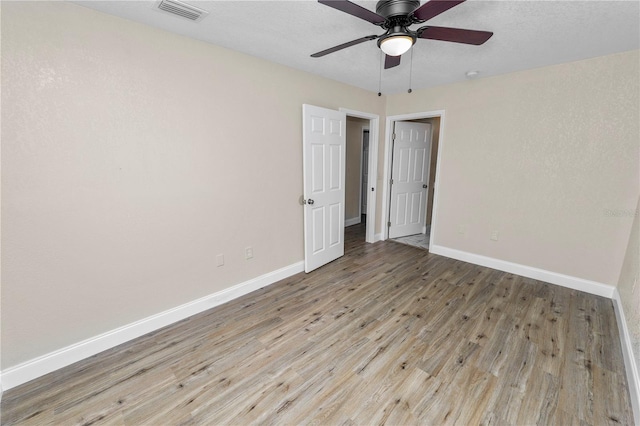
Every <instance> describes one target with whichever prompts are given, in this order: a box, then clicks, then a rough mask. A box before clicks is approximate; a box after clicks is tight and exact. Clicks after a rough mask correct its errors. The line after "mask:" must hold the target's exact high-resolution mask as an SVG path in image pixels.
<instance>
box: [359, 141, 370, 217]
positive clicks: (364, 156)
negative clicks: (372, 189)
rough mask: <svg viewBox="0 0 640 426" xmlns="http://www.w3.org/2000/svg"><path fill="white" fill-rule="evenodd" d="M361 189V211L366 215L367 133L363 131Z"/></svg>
mask: <svg viewBox="0 0 640 426" xmlns="http://www.w3.org/2000/svg"><path fill="white" fill-rule="evenodd" d="M361 183H362V189H361V190H360V193H361V194H362V201H361V203H362V207H361V211H362V213H364V214H367V198H368V197H369V191H367V188H368V187H369V131H368V130H365V131H364V132H362V181H361Z"/></svg>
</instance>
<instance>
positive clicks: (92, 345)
mask: <svg viewBox="0 0 640 426" xmlns="http://www.w3.org/2000/svg"><path fill="white" fill-rule="evenodd" d="M303 271H304V262H298V263H294V264H292V265H289V266H286V267H284V268H281V269H278V270H276V271H273V272H269V273H266V274H264V275H261V276H259V277H257V278H253V279H251V280H249V281H245V282H243V283H240V284H237V285H235V286H233V287H229V288H227V289H224V290H221V291H219V292H217V293H213V294H210V295H208V296H205V297H202V298H200V299H196V300H194V301H191V302H188V303H185V304H183V305H180V306H177V307H175V308H172V309H169V310H167V311H164V312H160V313H158V314H156V315H152V316H150V317H147V318H144V319H141V320H139V321H136V322H133V323H131V324H127V325H125V326H123V327H119V328H116V329H115V330H111V331H108V332H106V333H102V334H100V335H98V336H95V337H92V338H89V339H87V340H83V341H82V342H78V343H75V344H73V345H70V346H67V347H66V348H62V349H59V350H57V351H54V352H51V353H48V354H46V355H43V356H40V357H38V358H35V359H32V360H29V361H26V362H24V363H22V364H19V365H16V366H15V367H11V368H8V369H6V370H4V371H2V372H0V377H1V379H2V381H1V382H0V383H1V386H2V390H7V389H11V388H13V387H15V386H18V385H21V384H23V383H26V382H28V381H30V380H33V379H35V378H38V377H40V376H43V375H45V374H48V373H51V372H52V371H55V370H58V369H60V368H62V367H66V366H68V365H70V364H73V363H74V362H78V361H81V360H83V359H85V358H88V357H90V356H93V355H95V354H97V353H100V352H102V351H105V350H107V349H110V348H113V347H115V346H118V345H120V344H122V343H125V342H128V341H129V340H132V339H135V338H137V337H140V336H144V335H145V334H147V333H150V332H152V331H155V330H158V329H160V328H162V327H166V326H167V325H171V324H173V323H175V322H177V321H180V320H183V319H185V318H188V317H190V316H193V315H195V314H198V313H200V312H203V311H206V310H207V309H211V308H213V307H215V306H218V305H221V304H223V303H225V302H228V301H230V300H233V299H236V298H238V297H240V296H243V295H245V294H248V293H251V292H252V291H255V290H258V289H260V288H262V287H266V286H268V285H270V284H273V283H275V282H277V281H280V280H282V279H285V278H287V277H290V276H292V275H295V274H297V273H299V272H303Z"/></svg>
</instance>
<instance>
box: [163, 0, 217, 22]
mask: <svg viewBox="0 0 640 426" xmlns="http://www.w3.org/2000/svg"><path fill="white" fill-rule="evenodd" d="M157 5H158V6H157V7H158V9H160V10H162V11H164V12H167V13H171V14H172V15H176V16H179V17H181V18H185V19H188V20H190V21H194V22H198V21H201V20H202V19H204V18H205V17H206V16H207V15H208V14H209V12H207V11H206V10H202V9H199V8H197V7H195V6H191V5H190V4H186V3H183V2H181V1H178V0H160V1H159V2H158V3H157Z"/></svg>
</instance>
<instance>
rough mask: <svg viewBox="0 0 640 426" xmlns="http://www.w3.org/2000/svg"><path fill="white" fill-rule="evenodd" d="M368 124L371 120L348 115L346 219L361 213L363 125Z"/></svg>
mask: <svg viewBox="0 0 640 426" xmlns="http://www.w3.org/2000/svg"><path fill="white" fill-rule="evenodd" d="M368 125H369V120H363V119H361V118H355V117H347V154H346V156H347V161H346V164H347V166H346V172H345V175H346V177H345V180H346V182H345V192H346V194H345V203H344V205H345V215H344V218H345V220H348V219H354V218H357V217H358V216H359V214H360V191H361V188H360V182H361V168H360V167H361V164H360V161H361V157H362V127H363V126H368Z"/></svg>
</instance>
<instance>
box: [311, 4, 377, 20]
mask: <svg viewBox="0 0 640 426" xmlns="http://www.w3.org/2000/svg"><path fill="white" fill-rule="evenodd" d="M318 3H320V4H324V5H325V6H329V7H332V8H334V9H338V10H339V11H341V12H344V13H348V14H349V15H352V16H355V17H356V18H360V19H364V20H365V21H368V22H371V23H372V24H376V25H378V24H382V23H384V21H385V17H384V16H380V15H378V14H377V13H375V12H372V11H370V10H369V9H365V8H364V7H362V6H358V5H357V4H355V3H351V2H350V1H348V0H318Z"/></svg>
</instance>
